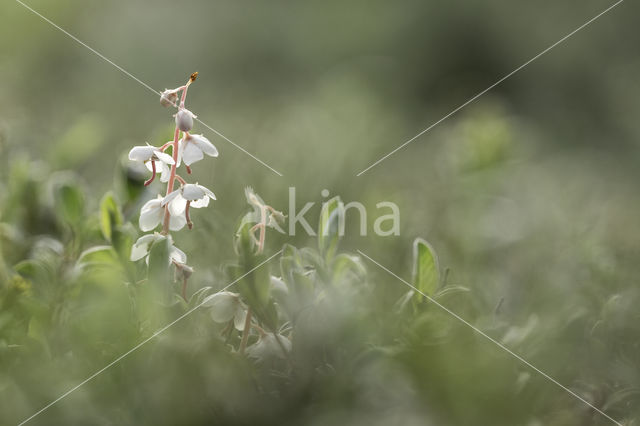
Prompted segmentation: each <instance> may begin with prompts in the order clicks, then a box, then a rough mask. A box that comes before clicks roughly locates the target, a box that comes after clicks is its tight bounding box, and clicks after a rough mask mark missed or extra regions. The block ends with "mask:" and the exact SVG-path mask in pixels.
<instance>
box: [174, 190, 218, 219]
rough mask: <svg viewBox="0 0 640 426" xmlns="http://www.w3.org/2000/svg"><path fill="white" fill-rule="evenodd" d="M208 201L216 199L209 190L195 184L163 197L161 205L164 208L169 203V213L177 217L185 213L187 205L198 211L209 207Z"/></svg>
mask: <svg viewBox="0 0 640 426" xmlns="http://www.w3.org/2000/svg"><path fill="white" fill-rule="evenodd" d="M209 199H211V200H215V199H216V196H215V194H214V193H213V192H212V191H211V190H210V189H208V188H205V187H204V186H202V185H198V184H197V183H187V184H186V185H182V186H181V187H180V188H178V189H176V190H175V191H173V192H172V193H171V194H169V195H167V196H166V197H164V199H163V200H162V205H163V206H165V205H166V204H167V203H170V204H169V212H170V213H171V214H172V215H174V214H175V215H179V214H180V213H182V212H184V211H185V209H186V207H187V203H188V204H189V205H190V206H191V207H193V208H196V209H199V208H201V207H207V206H208V205H209Z"/></svg>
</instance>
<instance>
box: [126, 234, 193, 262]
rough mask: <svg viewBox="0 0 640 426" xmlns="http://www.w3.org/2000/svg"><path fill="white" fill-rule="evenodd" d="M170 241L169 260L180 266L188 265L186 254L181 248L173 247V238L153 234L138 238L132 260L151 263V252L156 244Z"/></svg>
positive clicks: (133, 248)
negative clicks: (166, 240)
mask: <svg viewBox="0 0 640 426" xmlns="http://www.w3.org/2000/svg"><path fill="white" fill-rule="evenodd" d="M167 238H168V239H169V244H170V248H169V259H170V260H171V261H173V262H176V263H179V264H186V263H187V255H186V254H184V252H183V251H182V250H180V249H179V248H177V247H176V246H174V245H173V240H172V239H171V236H170V235H168V236H165V235H162V234H158V233H157V232H156V233H153V234H147V235H143V236H142V237H140V238H138V241H136V242H135V243H134V244H133V247H132V248H131V257H130V259H131V260H132V261H133V262H135V261H136V260H140V259H142V258H145V261H146V262H148V261H149V251H150V250H151V246H152V245H153V244H154V243H157V242H160V241H163V240H165V239H167Z"/></svg>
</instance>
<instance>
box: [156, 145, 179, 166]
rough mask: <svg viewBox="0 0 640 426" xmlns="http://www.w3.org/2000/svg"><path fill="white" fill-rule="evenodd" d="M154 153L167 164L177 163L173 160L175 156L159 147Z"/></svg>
mask: <svg viewBox="0 0 640 426" xmlns="http://www.w3.org/2000/svg"><path fill="white" fill-rule="evenodd" d="M153 154H154V155H155V156H156V158H158V160H160V161H162V162H163V163H167V164H175V163H176V162H175V161H173V157H171V156H170V155H169V154H165V153H164V152H162V151H160V150H159V149H157V150H155V151H153Z"/></svg>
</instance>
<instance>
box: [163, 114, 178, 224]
mask: <svg viewBox="0 0 640 426" xmlns="http://www.w3.org/2000/svg"><path fill="white" fill-rule="evenodd" d="M179 136H180V129H179V128H178V126H177V125H176V130H175V132H174V133H173V164H172V165H171V174H170V175H169V182H167V195H169V194H171V193H172V192H173V182H174V181H175V180H176V168H177V165H178V137H179ZM170 220H171V214H170V213H169V204H168V203H167V205H166V206H165V207H164V222H163V223H162V233H163V234H164V235H167V234H168V233H169V221H170Z"/></svg>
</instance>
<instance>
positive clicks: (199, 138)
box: [191, 135, 218, 157]
mask: <svg viewBox="0 0 640 426" xmlns="http://www.w3.org/2000/svg"><path fill="white" fill-rule="evenodd" d="M191 141H192V142H193V143H195V144H196V145H197V146H198V148H200V150H201V151H202V152H204V153H205V154H207V155H209V156H211V157H217V156H218V150H217V149H216V147H215V146H214V145H213V144H212V143H211V142H209V139H207V138H205V137H204V136H203V135H191Z"/></svg>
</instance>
